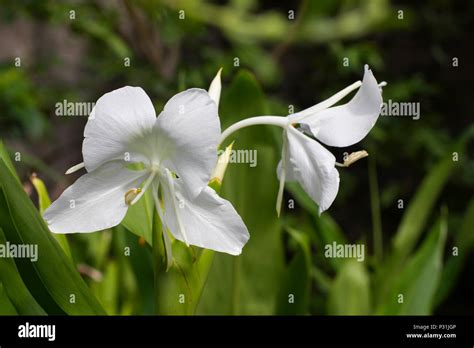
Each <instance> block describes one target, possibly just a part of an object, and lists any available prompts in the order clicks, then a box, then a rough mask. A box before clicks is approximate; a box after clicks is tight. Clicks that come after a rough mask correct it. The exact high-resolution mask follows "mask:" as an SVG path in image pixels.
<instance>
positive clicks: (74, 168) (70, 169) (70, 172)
mask: <svg viewBox="0 0 474 348" xmlns="http://www.w3.org/2000/svg"><path fill="white" fill-rule="evenodd" d="M84 167H85V164H84V162H81V163H78V164H76V165H75V166H72V167H71V168H69V169H68V170H66V175H68V174H72V173H75V172H77V171H78V170H80V169H82V168H84Z"/></svg>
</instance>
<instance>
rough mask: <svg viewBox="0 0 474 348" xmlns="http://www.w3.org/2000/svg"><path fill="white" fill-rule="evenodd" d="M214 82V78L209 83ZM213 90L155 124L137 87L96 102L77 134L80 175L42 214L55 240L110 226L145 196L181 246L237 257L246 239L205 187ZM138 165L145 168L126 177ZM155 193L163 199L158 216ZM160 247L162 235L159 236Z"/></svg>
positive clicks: (214, 128) (212, 144) (213, 155)
mask: <svg viewBox="0 0 474 348" xmlns="http://www.w3.org/2000/svg"><path fill="white" fill-rule="evenodd" d="M216 79H217V80H220V78H219V74H218V76H216ZM219 85H220V83H218V82H216V81H214V82H213V86H211V90H210V91H209V93H208V92H206V91H205V90H202V89H197V88H193V89H188V90H186V91H184V92H181V93H178V94H176V95H175V96H174V97H172V98H171V99H170V100H169V101H168V102H167V103H166V105H165V107H164V109H163V111H162V112H161V113H160V115H159V116H158V117H156V114H155V110H154V107H153V104H152V102H151V100H150V98H149V97H148V96H147V95H146V93H145V92H144V91H143V90H142V89H141V88H139V87H123V88H120V89H117V90H115V91H112V92H110V93H107V94H105V95H103V96H102V97H101V98H100V99H99V100H98V101H97V103H96V105H95V107H94V109H93V111H92V113H91V116H90V118H89V120H88V122H87V124H86V127H85V131H84V137H85V139H84V143H83V148H82V151H83V158H84V163H83V164H79V165H77V166H74V167H73V168H71V169H70V170H69V171H68V173H70V172H73V171H75V170H78V169H80V168H82V167H85V168H86V170H87V172H88V173H86V174H84V175H83V176H81V177H80V178H79V179H78V180H77V181H76V182H75V183H74V184H73V185H72V186H70V187H69V188H67V189H66V190H65V191H64V192H63V194H62V195H61V196H60V197H59V198H58V199H57V200H56V201H55V202H54V203H53V204H52V205H51V206H50V207H49V209H47V210H46V212H45V213H44V219H45V220H46V221H47V223H48V225H49V228H50V229H51V231H53V232H55V233H74V232H94V231H99V230H103V229H106V228H110V227H113V226H116V225H118V224H119V223H120V222H121V221H122V219H123V218H124V217H125V214H126V213H127V209H128V207H129V205H131V204H134V203H136V202H137V201H138V200H139V199H140V198H141V197H142V196H143V194H144V193H145V192H146V191H147V190H148V189H151V190H152V191H153V197H154V200H155V207H156V209H157V211H158V214H159V215H160V218H161V220H162V222H163V225H164V226H165V227H167V228H168V229H169V230H170V232H171V234H172V235H173V236H174V237H175V238H176V239H178V240H180V241H182V242H184V243H186V244H187V245H189V244H191V245H196V246H199V247H203V248H207V249H213V250H216V251H220V252H225V253H229V254H232V255H238V254H240V253H241V251H242V247H243V246H244V245H245V243H246V242H247V240H248V239H249V234H248V231H247V228H246V227H245V225H244V223H243V221H242V219H241V218H240V216H239V215H238V213H237V212H236V211H235V209H234V208H233V206H232V205H231V203H230V202H228V201H226V200H224V199H222V198H221V197H219V196H218V195H217V194H216V192H215V191H214V190H213V189H211V188H210V187H208V186H207V185H208V182H209V179H210V176H211V172H212V170H213V168H214V167H215V165H216V163H217V146H218V144H219V139H220V122H219V116H218V113H217V105H216V104H217V103H216V101H214V100H213V99H212V98H211V96H213V97H214V98H215V97H217V100H218V98H219V94H220V88H219ZM133 163H142V166H144V168H145V169H143V170H132V169H131V164H133ZM159 193H161V195H162V198H163V200H164V211H163V209H162V207H161V205H160V200H159ZM164 236H165V238H164V239H165V243H167V244H168V246H169V242H170V241H169V236H167V232H166V228H165V229H164Z"/></svg>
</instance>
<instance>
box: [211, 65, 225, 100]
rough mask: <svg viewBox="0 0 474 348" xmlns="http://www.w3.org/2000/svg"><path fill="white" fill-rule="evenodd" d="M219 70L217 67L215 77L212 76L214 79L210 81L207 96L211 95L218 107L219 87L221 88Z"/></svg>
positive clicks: (220, 70)
mask: <svg viewBox="0 0 474 348" xmlns="http://www.w3.org/2000/svg"><path fill="white" fill-rule="evenodd" d="M221 72H222V68H220V69H219V71H218V72H217V74H216V77H214V79H213V80H212V82H211V85H210V86H209V96H210V97H211V99H212V100H214V102H215V103H216V105H217V107H219V100H220V98H221V89H222V83H221Z"/></svg>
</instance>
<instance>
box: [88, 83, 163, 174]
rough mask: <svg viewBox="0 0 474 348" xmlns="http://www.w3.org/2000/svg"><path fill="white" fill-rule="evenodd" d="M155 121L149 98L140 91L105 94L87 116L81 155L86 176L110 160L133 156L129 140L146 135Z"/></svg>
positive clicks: (131, 88) (126, 90)
mask: <svg viewBox="0 0 474 348" xmlns="http://www.w3.org/2000/svg"><path fill="white" fill-rule="evenodd" d="M155 120H156V114H155V109H154V108H153V104H152V102H151V100H150V98H149V97H148V96H147V95H146V93H145V92H144V91H143V89H141V88H140V87H129V86H127V87H123V88H119V89H117V90H115V91H112V92H110V93H106V94H104V95H103V96H102V97H100V98H99V100H98V101H97V103H96V105H95V107H94V109H93V110H92V112H91V115H90V116H89V120H88V121H87V124H86V127H85V130H84V137H85V139H84V143H83V145H82V153H83V156H84V164H85V167H86V169H87V171H88V172H90V171H93V170H94V169H96V168H98V167H99V166H100V165H101V164H103V163H105V162H107V161H110V160H113V159H121V160H124V159H125V160H127V156H130V157H131V159H130V160H131V161H133V156H134V155H135V154H133V153H131V152H132V151H131V149H130V148H129V142H130V139H132V138H136V137H139V136H140V135H142V134H144V133H149V132H151V131H152V129H153V125H154V123H155Z"/></svg>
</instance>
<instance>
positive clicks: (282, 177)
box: [276, 131, 287, 217]
mask: <svg viewBox="0 0 474 348" xmlns="http://www.w3.org/2000/svg"><path fill="white" fill-rule="evenodd" d="M286 152H287V139H286V131H284V132H283V147H282V149H281V173H280V187H279V188H278V196H277V202H276V211H277V216H278V217H280V212H281V204H282V201H283V190H284V188H285V179H286Z"/></svg>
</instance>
